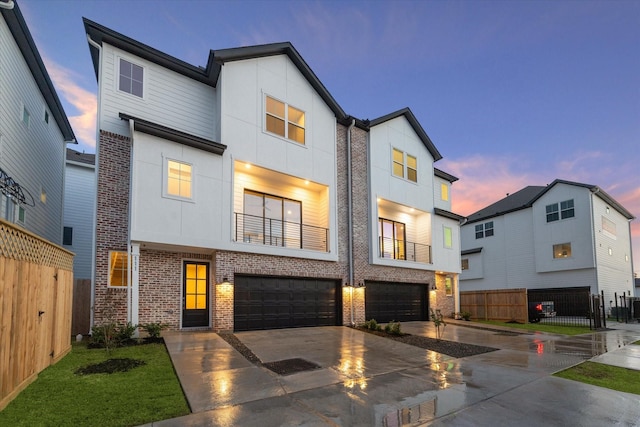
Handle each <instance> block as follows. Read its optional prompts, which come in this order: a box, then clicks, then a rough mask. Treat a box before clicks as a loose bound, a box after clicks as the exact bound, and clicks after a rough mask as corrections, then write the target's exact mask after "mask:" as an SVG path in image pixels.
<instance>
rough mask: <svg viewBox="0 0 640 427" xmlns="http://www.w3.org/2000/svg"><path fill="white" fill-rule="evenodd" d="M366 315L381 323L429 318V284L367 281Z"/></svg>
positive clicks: (365, 291) (368, 318)
mask: <svg viewBox="0 0 640 427" xmlns="http://www.w3.org/2000/svg"><path fill="white" fill-rule="evenodd" d="M365 285H366V288H365V290H364V293H365V304H366V306H365V317H366V319H367V320H370V319H376V321H378V322H379V323H387V322H391V321H392V320H395V321H397V322H410V321H414V320H427V319H428V317H427V311H428V299H427V297H428V294H427V292H428V291H427V285H423V284H417V283H391V282H372V281H367V282H366V283H365Z"/></svg>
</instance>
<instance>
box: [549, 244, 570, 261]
mask: <svg viewBox="0 0 640 427" xmlns="http://www.w3.org/2000/svg"><path fill="white" fill-rule="evenodd" d="M570 256H571V243H560V244H558V245H553V257H554V258H569V257H570Z"/></svg>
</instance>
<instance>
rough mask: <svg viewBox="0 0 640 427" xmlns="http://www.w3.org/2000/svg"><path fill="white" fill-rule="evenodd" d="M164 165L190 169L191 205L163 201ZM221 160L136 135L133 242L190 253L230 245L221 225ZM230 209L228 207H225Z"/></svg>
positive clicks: (177, 200) (134, 144) (184, 201)
mask: <svg viewBox="0 0 640 427" xmlns="http://www.w3.org/2000/svg"><path fill="white" fill-rule="evenodd" d="M167 159H171V160H176V161H179V162H184V163H188V164H190V165H192V167H193V169H192V171H193V172H192V173H193V187H192V194H193V197H192V199H191V200H180V199H177V198H172V197H167V196H166V195H165V194H164V190H163V185H164V182H165V180H166V179H167V178H166V171H165V168H166V163H165V161H166V160H167ZM222 163H223V160H222V157H221V156H218V155H215V154H211V153H207V152H204V151H202V150H197V149H195V148H191V147H188V146H185V145H181V144H177V143H174V142H171V141H167V140H163V139H161V138H157V137H153V136H150V135H146V134H143V133H139V132H135V134H134V138H133V174H132V175H133V176H132V205H131V218H132V220H131V239H132V240H134V241H139V242H149V243H158V244H171V245H179V246H185V247H194V248H215V247H219V246H220V245H221V244H222V243H221V242H222V241H223V240H225V241H228V240H229V237H228V233H227V232H226V231H227V229H228V226H226V225H225V224H229V223H230V222H229V220H228V218H225V219H224V220H223V218H222V217H223V213H224V212H226V211H225V210H224V209H223V205H224V200H225V198H224V187H225V185H228V184H224V183H223V181H222V175H223V166H222ZM227 203H228V202H227Z"/></svg>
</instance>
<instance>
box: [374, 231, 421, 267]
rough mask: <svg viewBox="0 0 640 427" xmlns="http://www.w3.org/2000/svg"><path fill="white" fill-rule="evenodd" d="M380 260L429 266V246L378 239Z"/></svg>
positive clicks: (404, 241)
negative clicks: (394, 260)
mask: <svg viewBox="0 0 640 427" xmlns="http://www.w3.org/2000/svg"><path fill="white" fill-rule="evenodd" d="M378 239H379V243H378V245H379V246H378V247H379V249H380V258H390V259H399V260H404V261H414V262H421V263H423V264H431V245H423V244H421V243H414V242H408V241H406V240H397V239H391V238H387V237H379V238H378Z"/></svg>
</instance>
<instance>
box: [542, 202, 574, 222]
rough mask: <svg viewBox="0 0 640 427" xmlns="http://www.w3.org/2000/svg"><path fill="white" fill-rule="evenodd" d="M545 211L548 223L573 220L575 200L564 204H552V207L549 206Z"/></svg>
mask: <svg viewBox="0 0 640 427" xmlns="http://www.w3.org/2000/svg"><path fill="white" fill-rule="evenodd" d="M545 210H546V214H547V222H553V221H558V220H560V219H567V218H573V217H574V216H575V209H574V206H573V199H571V200H565V201H564V202H560V203H552V204H550V205H547V206H546V208H545Z"/></svg>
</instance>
